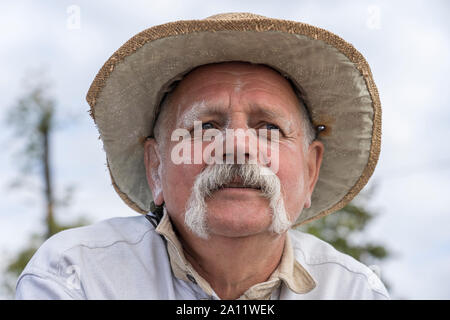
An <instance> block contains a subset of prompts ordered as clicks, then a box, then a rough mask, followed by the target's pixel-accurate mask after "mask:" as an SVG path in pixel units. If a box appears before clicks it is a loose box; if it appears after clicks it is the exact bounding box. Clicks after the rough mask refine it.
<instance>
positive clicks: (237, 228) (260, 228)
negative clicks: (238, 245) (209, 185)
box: [207, 203, 272, 238]
mask: <svg viewBox="0 0 450 320" xmlns="http://www.w3.org/2000/svg"><path fill="white" fill-rule="evenodd" d="M215 208H216V209H215V210H213V211H210V212H208V214H207V221H208V222H207V224H208V231H209V234H210V236H213V235H217V236H223V237H233V238H234V237H247V236H251V235H255V234H259V233H264V232H268V231H269V229H270V227H271V224H272V216H271V214H270V213H269V212H270V210H269V209H268V208H267V206H266V207H262V208H258V207H257V206H256V207H255V206H253V208H248V207H246V206H241V207H239V206H237V205H236V203H234V204H233V205H231V206H228V207H226V206H223V207H215Z"/></svg>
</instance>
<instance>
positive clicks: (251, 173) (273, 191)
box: [185, 163, 291, 239]
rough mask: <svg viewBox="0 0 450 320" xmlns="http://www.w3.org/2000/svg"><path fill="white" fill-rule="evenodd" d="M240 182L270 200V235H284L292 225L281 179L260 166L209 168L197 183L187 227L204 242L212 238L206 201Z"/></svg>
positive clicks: (229, 165)
mask: <svg viewBox="0 0 450 320" xmlns="http://www.w3.org/2000/svg"><path fill="white" fill-rule="evenodd" d="M234 181H239V182H238V184H240V185H242V186H246V187H250V188H257V189H260V190H261V195H262V196H263V197H264V198H266V199H269V203H270V204H269V206H270V208H271V209H272V225H271V228H270V231H272V232H275V233H278V234H281V233H283V232H284V231H287V230H288V229H289V228H290V226H291V222H290V221H289V218H288V216H287V213H286V210H285V207H284V201H283V197H282V195H281V183H280V180H279V178H278V177H277V176H276V175H275V174H274V173H272V172H271V171H270V169H268V168H266V167H262V166H259V165H258V164H247V163H245V164H214V165H211V166H208V167H206V168H205V170H204V171H203V172H201V173H200V174H199V175H198V176H197V179H196V180H195V182H194V186H193V188H192V193H191V196H190V198H189V201H188V203H187V206H186V214H185V224H186V225H187V226H188V227H189V228H190V229H191V231H192V232H194V233H195V234H196V235H198V236H199V237H201V238H204V239H207V238H208V230H207V223H206V209H207V206H206V203H205V200H206V198H208V197H210V196H211V195H212V193H213V192H214V191H217V190H219V189H220V188H222V187H224V186H226V185H229V184H231V183H233V182H234Z"/></svg>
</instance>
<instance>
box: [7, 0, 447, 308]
mask: <svg viewBox="0 0 450 320" xmlns="http://www.w3.org/2000/svg"><path fill="white" fill-rule="evenodd" d="M78 10H79V13H80V15H79V17H80V19H79V24H78V23H77V20H76V19H75V20H74V19H73V18H74V16H73V14H74V13H76V12H77V11H78ZM221 12H252V13H257V14H261V15H265V16H270V17H273V18H282V19H289V20H296V21H302V22H306V23H309V24H313V25H316V26H318V27H322V28H325V29H327V30H329V31H331V32H333V33H336V34H338V35H339V36H341V37H343V38H344V39H345V40H347V41H348V42H350V43H352V44H353V45H354V46H355V47H356V48H357V49H358V50H359V51H360V52H361V53H362V54H363V55H364V56H365V57H366V59H367V61H368V62H369V64H370V66H371V68H372V72H373V75H374V79H375V82H376V84H377V86H378V89H379V92H380V97H381V102H382V108H383V141H382V151H381V156H380V160H379V164H378V167H377V169H376V170H375V173H374V175H373V178H372V180H371V182H370V183H369V186H370V185H372V186H375V189H374V190H375V192H374V195H373V197H372V199H371V200H370V207H371V208H373V209H374V210H375V211H376V212H378V213H379V216H378V218H377V219H376V220H375V221H374V222H373V223H372V224H371V226H370V228H369V229H368V230H367V232H366V237H367V239H371V240H374V241H377V242H380V243H382V244H384V245H385V246H386V247H388V248H389V249H390V250H391V251H392V252H394V255H393V256H392V258H390V259H389V260H387V261H386V262H383V263H382V265H380V267H381V272H382V274H383V278H385V279H387V281H388V282H389V284H390V291H391V295H392V297H393V298H407V299H450V231H449V227H450V209H449V206H450V200H449V198H450V197H449V195H448V194H449V191H450V179H449V178H450V148H449V142H448V139H449V138H450V108H449V102H450V93H449V84H448V75H449V74H450V44H449V39H450V34H449V30H450V23H449V21H450V4H449V2H448V1H445V0H442V1H436V0H434V1H395V2H394V1H376V0H373V1H300V0H297V1H284V2H283V1H282V2H280V1H262V0H257V1H211V0H210V1H167V0H165V1H120V2H119V1H116V2H112V1H95V2H94V1H57V2H56V1H54V2H50V1H46V2H44V1H39V2H38V1H14V2H13V1H2V2H1V3H0V16H1V19H0V30H1V32H0V48H1V50H0V70H1V72H0V121H2V122H1V126H2V128H4V127H5V122H4V117H5V113H6V111H7V109H8V108H9V107H10V106H11V105H13V104H14V102H15V101H16V100H17V98H18V97H19V96H20V95H21V93H23V81H22V79H23V78H24V77H25V75H26V74H27V72H28V70H33V69H36V68H40V67H43V68H46V69H48V78H49V79H51V81H52V85H53V86H52V91H51V92H52V94H53V96H54V97H55V98H56V99H57V101H58V106H59V107H60V109H59V110H60V112H59V114H58V116H59V117H60V119H63V127H62V128H60V129H59V130H58V132H57V134H56V136H55V137H54V141H53V142H54V150H53V153H52V160H53V163H54V165H55V183H56V186H57V191H58V192H59V194H62V193H63V190H64V189H65V188H66V187H67V186H70V185H74V186H75V193H74V199H73V203H72V205H71V206H70V209H67V210H65V211H60V212H58V218H60V219H62V220H63V221H71V220H74V219H76V218H77V217H78V216H80V215H83V216H86V217H88V218H89V219H90V221H92V222H95V221H99V220H102V219H106V218H110V217H114V216H130V215H134V214H136V213H135V212H133V211H132V210H131V209H129V208H128V207H127V206H126V205H125V204H123V203H122V201H121V200H120V199H119V197H118V196H117V195H116V194H115V192H114V190H113V188H112V187H111V183H110V178H109V175H108V172H107V169H106V167H105V155H104V152H103V151H102V145H101V142H100V141H99V140H98V133H97V130H96V128H95V126H94V123H93V121H92V120H91V119H90V117H89V115H88V113H87V110H88V109H89V106H88V105H87V103H86V101H85V95H86V92H87V90H88V88H89V86H90V83H91V81H92V80H93V78H94V77H95V75H96V73H97V72H98V70H99V69H100V67H101V66H102V65H103V63H104V62H105V61H106V60H107V59H108V57H109V56H110V55H111V54H112V53H113V52H114V51H115V50H116V49H118V48H119V47H120V46H121V45H122V44H123V43H124V42H125V41H127V40H128V39H129V38H130V37H132V36H133V35H134V34H136V33H138V32H140V31H142V30H144V29H146V28H148V27H151V26H154V25H157V24H161V23H165V22H169V21H174V20H178V19H202V18H205V17H207V16H210V15H213V14H216V13H221ZM2 132H5V133H4V134H2V135H1V136H0V148H1V150H2V152H1V153H0V190H1V192H2V197H1V200H0V253H1V255H0V266H1V265H2V264H4V263H5V261H6V259H7V257H8V256H9V255H10V254H11V253H13V252H14V250H17V249H18V248H19V247H21V246H23V245H24V244H25V243H26V241H27V239H28V236H29V234H30V233H31V232H34V231H39V230H42V226H43V224H42V208H43V204H42V203H41V202H40V201H41V200H39V198H38V197H36V192H27V191H20V190H16V191H9V188H8V185H9V184H10V182H11V181H13V180H14V178H15V177H16V176H17V175H18V170H19V169H18V166H17V163H16V161H15V160H14V158H13V157H12V154H13V150H14V149H15V148H17V146H18V144H19V142H20V141H19V140H17V139H11V138H10V137H11V135H9V134H8V131H7V130H2ZM30 183H32V181H31V182H30Z"/></svg>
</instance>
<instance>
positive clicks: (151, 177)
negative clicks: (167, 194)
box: [144, 138, 164, 206]
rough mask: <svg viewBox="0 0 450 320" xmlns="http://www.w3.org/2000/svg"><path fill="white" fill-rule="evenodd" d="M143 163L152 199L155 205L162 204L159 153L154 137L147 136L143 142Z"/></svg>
mask: <svg viewBox="0 0 450 320" xmlns="http://www.w3.org/2000/svg"><path fill="white" fill-rule="evenodd" d="M144 163H145V173H146V176H147V182H148V185H149V187H150V190H151V191H152V195H153V201H154V202H155V204H156V205H158V206H159V205H162V204H163V202H164V195H163V190H162V181H161V177H160V172H161V170H160V167H161V155H160V153H159V146H158V143H157V142H156V140H155V139H154V138H147V139H146V140H145V143H144Z"/></svg>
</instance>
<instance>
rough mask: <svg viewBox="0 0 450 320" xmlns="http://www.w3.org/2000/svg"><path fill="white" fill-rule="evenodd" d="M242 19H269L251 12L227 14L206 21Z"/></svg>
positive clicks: (217, 15)
mask: <svg viewBox="0 0 450 320" xmlns="http://www.w3.org/2000/svg"><path fill="white" fill-rule="evenodd" d="M242 19H267V17H264V16H261V15H259V14H254V13H250V12H227V13H219V14H215V15H212V16H210V17H208V18H205V20H242Z"/></svg>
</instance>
